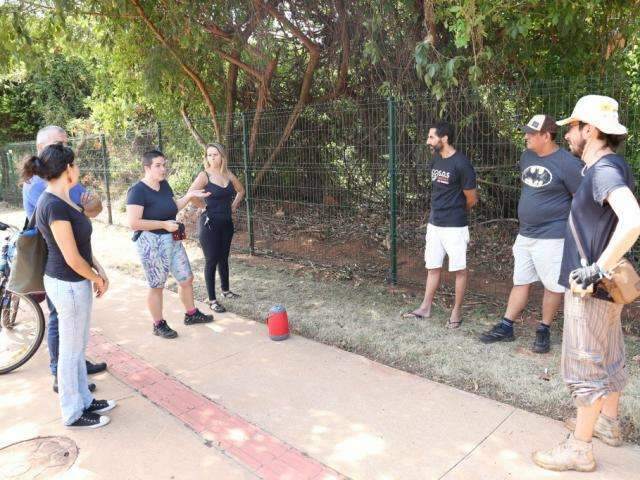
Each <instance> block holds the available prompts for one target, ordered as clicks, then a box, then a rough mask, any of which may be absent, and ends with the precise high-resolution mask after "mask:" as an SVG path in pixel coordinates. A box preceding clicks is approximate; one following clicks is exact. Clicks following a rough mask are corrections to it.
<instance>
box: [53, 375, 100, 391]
mask: <svg viewBox="0 0 640 480" xmlns="http://www.w3.org/2000/svg"><path fill="white" fill-rule="evenodd" d="M95 389H96V384H95V383H90V384H89V391H90V392H93V391H94V390H95ZM53 391H54V392H56V393H58V377H57V376H55V377H53Z"/></svg>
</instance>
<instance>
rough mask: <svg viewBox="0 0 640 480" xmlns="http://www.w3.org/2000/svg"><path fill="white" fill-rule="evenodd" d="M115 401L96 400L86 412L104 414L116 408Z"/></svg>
mask: <svg viewBox="0 0 640 480" xmlns="http://www.w3.org/2000/svg"><path fill="white" fill-rule="evenodd" d="M116 405H117V403H116V401H115V400H96V399H95V398H94V399H93V401H92V402H91V405H89V406H88V407H87V408H86V409H85V410H84V411H85V412H89V413H104V412H108V411H109V410H113V409H114V408H116Z"/></svg>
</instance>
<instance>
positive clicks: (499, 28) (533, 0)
mask: <svg viewBox="0 0 640 480" xmlns="http://www.w3.org/2000/svg"><path fill="white" fill-rule="evenodd" d="M639 7H640V0H581V1H576V0H557V1H554V2H548V1H544V0H528V1H522V0H505V1H503V2H495V1H492V0H442V1H439V2H435V1H434V0H397V1H365V0H354V1H350V2H347V1H345V0H320V1H313V2H310V1H308V0H289V1H286V2H285V1H281V0H234V1H229V0H220V1H205V0H193V1H188V2H186V1H183V0H161V1H155V0H78V1H71V0H39V1H26V0H8V1H5V2H3V3H2V4H1V5H0V83H1V88H0V95H1V96H0V128H1V129H2V133H0V138H3V139H6V138H14V139H19V138H22V137H27V136H29V135H31V134H32V130H33V128H34V127H33V125H34V123H36V124H43V123H51V122H56V123H61V124H65V125H67V126H75V128H82V127H81V125H82V124H83V122H84V123H89V124H92V125H96V126H98V127H99V128H100V129H102V130H106V131H110V130H111V131H112V130H116V129H119V128H122V127H126V126H129V125H131V124H137V123H140V122H145V121H149V120H150V119H169V118H176V117H181V118H183V120H184V121H185V124H186V125H188V126H189V127H190V130H191V131H192V133H193V135H194V136H195V137H196V138H198V137H199V136H200V134H199V132H198V131H197V128H196V127H195V126H194V125H193V123H192V122H191V118H200V117H203V116H206V117H208V118H209V119H210V121H211V123H212V126H213V134H214V136H216V137H218V138H223V137H224V136H225V135H227V134H228V133H229V129H230V128H231V123H232V115H233V113H234V112H237V111H245V112H251V116H252V125H253V129H252V132H251V148H252V149H255V145H256V137H257V135H258V130H257V129H258V128H259V127H258V126H259V125H260V122H259V120H260V118H261V116H262V115H264V112H265V110H268V109H274V108H288V109H289V111H290V114H289V116H288V118H287V120H286V125H285V127H284V129H283V132H282V138H281V142H280V144H281V143H282V142H284V141H285V140H286V138H288V136H289V135H290V134H291V131H292V130H293V127H294V125H295V123H296V122H297V120H298V119H299V117H300V114H301V112H302V110H303V108H304V107H305V106H307V105H310V104H317V103H321V102H325V101H328V100H334V99H341V98H349V99H365V98H370V97H371V96H375V95H389V94H403V93H407V92H415V91H420V90H425V89H426V90H428V91H430V92H431V93H432V94H433V95H434V96H435V97H436V98H438V99H441V98H446V96H447V92H448V91H449V90H450V89H451V88H453V87H456V86H462V87H466V86H482V85H496V84H502V83H510V82H518V83H522V84H524V85H526V84H528V83H529V82H532V81H534V80H538V79H553V78H566V77H579V76H602V75H612V76H613V75H619V74H626V75H631V76H633V75H639V74H640V72H639V71H638V63H639V57H640V49H639V47H638V44H639V34H638V32H639V31H640V13H638V12H640V8H639ZM198 140H199V141H200V139H198ZM277 149H278V146H276V149H275V150H276V151H277Z"/></svg>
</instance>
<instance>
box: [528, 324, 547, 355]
mask: <svg viewBox="0 0 640 480" xmlns="http://www.w3.org/2000/svg"><path fill="white" fill-rule="evenodd" d="M531 350H533V351H534V352H535V353H547V352H548V351H549V350H551V331H550V329H549V328H545V327H543V326H539V327H538V328H537V329H536V339H535V341H534V342H533V347H532V348H531Z"/></svg>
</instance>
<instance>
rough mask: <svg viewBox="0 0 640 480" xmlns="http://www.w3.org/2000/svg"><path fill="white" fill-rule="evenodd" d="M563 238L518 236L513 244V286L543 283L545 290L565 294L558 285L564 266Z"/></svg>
mask: <svg viewBox="0 0 640 480" xmlns="http://www.w3.org/2000/svg"><path fill="white" fill-rule="evenodd" d="M563 247H564V239H562V238H529V237H523V236H522V235H518V236H517V237H516V242H515V243H514V244H513V260H514V262H513V284H514V285H529V284H530V283H534V282H537V281H540V282H542V285H544V288H546V289H547V290H549V291H551V292H555V293H564V291H565V288H564V287H563V286H562V285H559V284H558V278H559V277H560V266H561V265H562V249H563Z"/></svg>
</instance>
